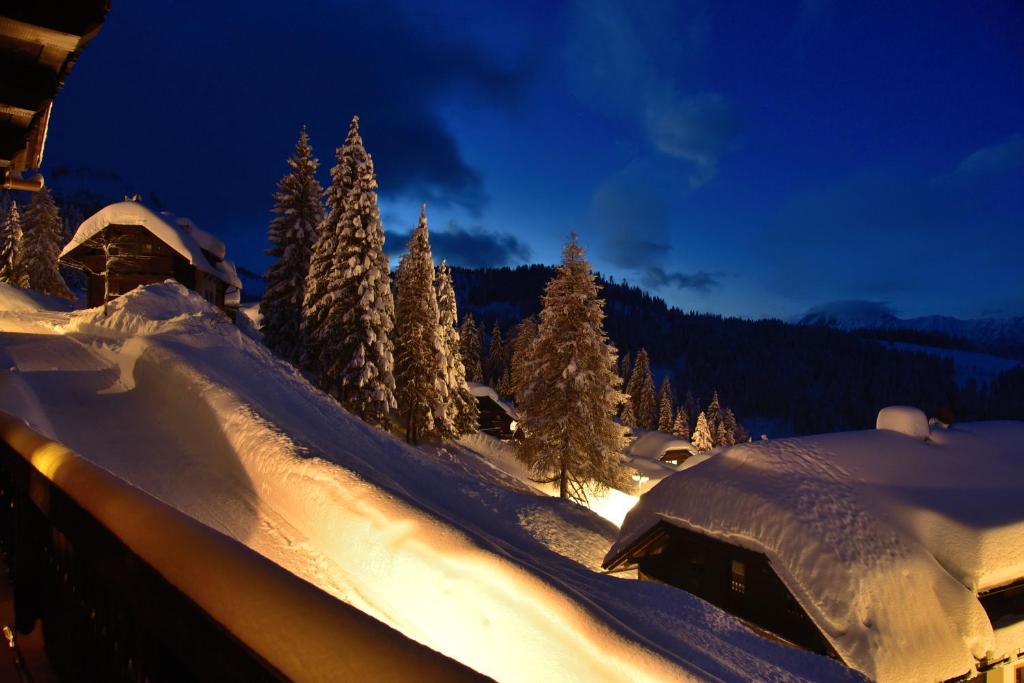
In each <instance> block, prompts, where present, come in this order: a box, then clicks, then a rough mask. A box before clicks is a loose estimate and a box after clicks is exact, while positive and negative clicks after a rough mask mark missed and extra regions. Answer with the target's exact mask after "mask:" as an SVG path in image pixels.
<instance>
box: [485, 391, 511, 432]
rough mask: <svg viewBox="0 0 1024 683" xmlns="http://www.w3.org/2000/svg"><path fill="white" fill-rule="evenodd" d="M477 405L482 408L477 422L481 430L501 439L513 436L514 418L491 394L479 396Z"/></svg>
mask: <svg viewBox="0 0 1024 683" xmlns="http://www.w3.org/2000/svg"><path fill="white" fill-rule="evenodd" d="M476 405H477V407H478V408H479V409H480V417H479V419H478V420H477V423H478V424H479V426H480V431H481V432H484V433H485V434H490V435H491V436H495V437H498V438H499V439H511V438H512V418H511V417H509V416H508V413H506V412H505V410H504V408H502V407H501V406H500V405H498V404H497V403H495V402H494V399H492V398H491V397H490V396H477V397H476Z"/></svg>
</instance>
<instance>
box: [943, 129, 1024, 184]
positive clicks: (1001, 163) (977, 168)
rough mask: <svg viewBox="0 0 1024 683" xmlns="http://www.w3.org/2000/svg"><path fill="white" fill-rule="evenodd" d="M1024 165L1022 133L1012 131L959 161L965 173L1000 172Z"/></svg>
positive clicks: (1023, 138)
mask: <svg viewBox="0 0 1024 683" xmlns="http://www.w3.org/2000/svg"><path fill="white" fill-rule="evenodd" d="M1022 166H1024V135H1022V134H1020V133H1014V134H1013V135H1011V136H1010V137H1008V138H1007V139H1005V140H1003V141H1002V142H998V143H996V144H994V145H990V146H988V147H982V148H981V149H979V150H976V151H974V152H972V153H971V154H969V155H968V156H967V157H966V158H965V159H964V160H963V161H961V162H960V166H959V170H960V171H963V172H965V173H974V174H979V175H981V174H988V173H1000V172H1002V171H1008V170H1010V169H1014V168H1020V167H1022Z"/></svg>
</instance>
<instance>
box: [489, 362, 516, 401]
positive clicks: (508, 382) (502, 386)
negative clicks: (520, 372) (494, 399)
mask: <svg viewBox="0 0 1024 683" xmlns="http://www.w3.org/2000/svg"><path fill="white" fill-rule="evenodd" d="M494 390H495V391H497V392H498V396H500V397H502V398H512V397H513V396H514V394H515V391H514V390H513V388H512V371H511V370H510V369H509V368H505V372H504V373H502V375H501V379H499V380H498V386H496V387H494Z"/></svg>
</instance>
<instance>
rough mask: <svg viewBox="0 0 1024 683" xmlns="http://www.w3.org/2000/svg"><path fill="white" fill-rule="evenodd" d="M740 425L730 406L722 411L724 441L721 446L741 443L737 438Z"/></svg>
mask: <svg viewBox="0 0 1024 683" xmlns="http://www.w3.org/2000/svg"><path fill="white" fill-rule="evenodd" d="M738 426H739V425H737V423H736V416H735V415H734V414H733V412H732V410H731V409H730V408H726V409H724V410H723V411H722V431H723V435H722V443H721V444H719V445H721V446H734V445H736V444H737V443H739V442H738V441H737V440H736V432H737V428H738Z"/></svg>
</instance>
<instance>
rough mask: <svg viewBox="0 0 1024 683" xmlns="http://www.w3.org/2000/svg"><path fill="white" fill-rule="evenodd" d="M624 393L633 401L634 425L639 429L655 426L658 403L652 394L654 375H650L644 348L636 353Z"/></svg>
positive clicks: (649, 366)
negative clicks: (627, 386)
mask: <svg viewBox="0 0 1024 683" xmlns="http://www.w3.org/2000/svg"><path fill="white" fill-rule="evenodd" d="M626 393H627V394H629V396H630V398H631V399H632V401H633V414H634V415H635V416H636V426H637V427H639V428H640V429H655V428H657V426H658V403H657V400H656V399H655V396H654V377H653V376H652V375H651V365H650V362H649V361H648V360H647V350H646V349H640V351H639V352H637V354H636V365H634V366H633V373H632V375H631V377H630V380H629V388H627V389H626Z"/></svg>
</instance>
